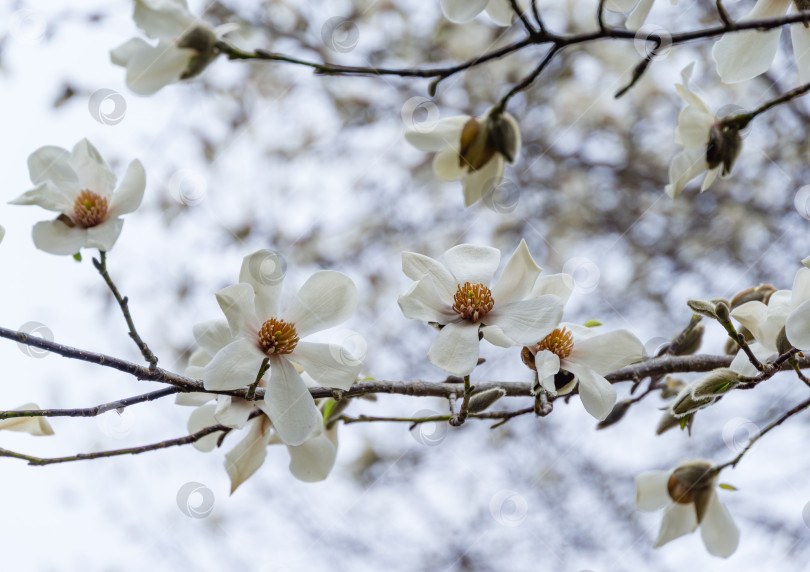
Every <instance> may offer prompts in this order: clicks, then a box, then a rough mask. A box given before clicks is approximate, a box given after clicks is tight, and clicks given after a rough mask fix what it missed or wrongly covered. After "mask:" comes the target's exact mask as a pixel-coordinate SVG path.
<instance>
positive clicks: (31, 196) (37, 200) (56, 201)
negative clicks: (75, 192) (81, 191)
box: [9, 181, 76, 213]
mask: <svg viewBox="0 0 810 572" xmlns="http://www.w3.org/2000/svg"><path fill="white" fill-rule="evenodd" d="M75 200H76V197H75V196H68V195H67V194H66V193H63V192H62V191H61V190H59V188H58V187H57V186H56V185H55V184H54V183H53V182H52V181H43V182H42V183H40V184H39V185H38V186H37V187H36V188H34V189H31V190H30V191H26V192H24V193H23V194H21V195H20V196H19V197H17V198H16V199H14V200H12V201H9V204H10V205H37V206H40V207H42V208H43V209H46V210H49V211H56V212H60V213H68V212H71V211H72V210H73V203H74V201H75Z"/></svg>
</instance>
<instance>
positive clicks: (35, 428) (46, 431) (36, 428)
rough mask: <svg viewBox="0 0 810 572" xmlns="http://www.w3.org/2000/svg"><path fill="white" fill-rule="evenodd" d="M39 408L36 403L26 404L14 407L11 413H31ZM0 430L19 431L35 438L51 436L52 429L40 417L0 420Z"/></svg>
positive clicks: (45, 420)
mask: <svg viewBox="0 0 810 572" xmlns="http://www.w3.org/2000/svg"><path fill="white" fill-rule="evenodd" d="M39 408H40V407H39V405H37V404H36V403H26V404H25V405H21V406H19V407H15V408H14V409H12V411H32V410H34V409H39ZM0 430H6V431H19V432H21V433H28V434H29V435H34V436H37V437H41V436H45V435H53V427H51V424H50V423H48V419H47V418H45V417H42V416H39V417H10V418H8V419H0Z"/></svg>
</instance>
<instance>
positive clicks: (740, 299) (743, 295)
mask: <svg viewBox="0 0 810 572" xmlns="http://www.w3.org/2000/svg"><path fill="white" fill-rule="evenodd" d="M774 292H776V288H774V287H773V286H772V285H770V284H760V285H759V286H751V287H750V288H746V289H745V290H743V291H742V292H738V293H737V294H736V295H735V296H734V297H733V298H732V299H731V309H732V310H733V309H734V308H736V307H737V306H742V305H743V304H745V303H746V302H754V301H756V302H762V303H763V304H767V303H768V300H770V299H771V294H773V293H774Z"/></svg>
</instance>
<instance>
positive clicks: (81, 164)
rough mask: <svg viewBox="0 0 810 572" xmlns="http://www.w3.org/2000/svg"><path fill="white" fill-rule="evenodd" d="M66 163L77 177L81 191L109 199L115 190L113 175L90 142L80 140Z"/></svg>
mask: <svg viewBox="0 0 810 572" xmlns="http://www.w3.org/2000/svg"><path fill="white" fill-rule="evenodd" d="M68 163H69V164H70V166H71V168H72V169H73V170H74V171H75V172H76V175H77V176H78V177H79V186H80V187H81V188H82V189H87V190H90V191H92V192H94V193H96V194H97V195H101V196H102V197H104V198H105V199H108V200H109V199H110V197H111V196H112V193H113V189H115V174H114V173H113V172H112V169H110V167H109V165H107V162H106V161H105V160H104V158H103V157H102V156H101V153H99V152H98V149H96V148H95V147H94V146H93V144H92V143H90V141H88V140H87V139H82V140H81V141H79V142H78V143H76V145H74V146H73V152H72V153H71V154H70V159H69V161H68Z"/></svg>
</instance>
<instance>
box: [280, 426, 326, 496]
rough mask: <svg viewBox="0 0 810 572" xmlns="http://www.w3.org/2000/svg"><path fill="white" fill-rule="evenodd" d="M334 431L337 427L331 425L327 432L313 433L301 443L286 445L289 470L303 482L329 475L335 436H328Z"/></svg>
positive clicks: (312, 481)
mask: <svg viewBox="0 0 810 572" xmlns="http://www.w3.org/2000/svg"><path fill="white" fill-rule="evenodd" d="M336 431H337V427H333V428H332V429H330V430H329V431H327V432H324V433H321V434H319V435H315V436H314V437H312V438H311V439H309V440H308V441H305V442H304V443H302V444H301V445H298V446H295V447H291V446H288V447H287V450H288V451H289V452H290V472H291V473H292V474H293V476H294V477H295V478H296V479H298V480H299V481H304V482H305V483H314V482H317V481H322V480H324V479H325V478H326V477H327V476H329V473H330V471H331V470H332V467H334V466H335V458H336V457H337V442H336V438H335V437H332V438H330V436H332V435H334V434H335V433H336Z"/></svg>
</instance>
